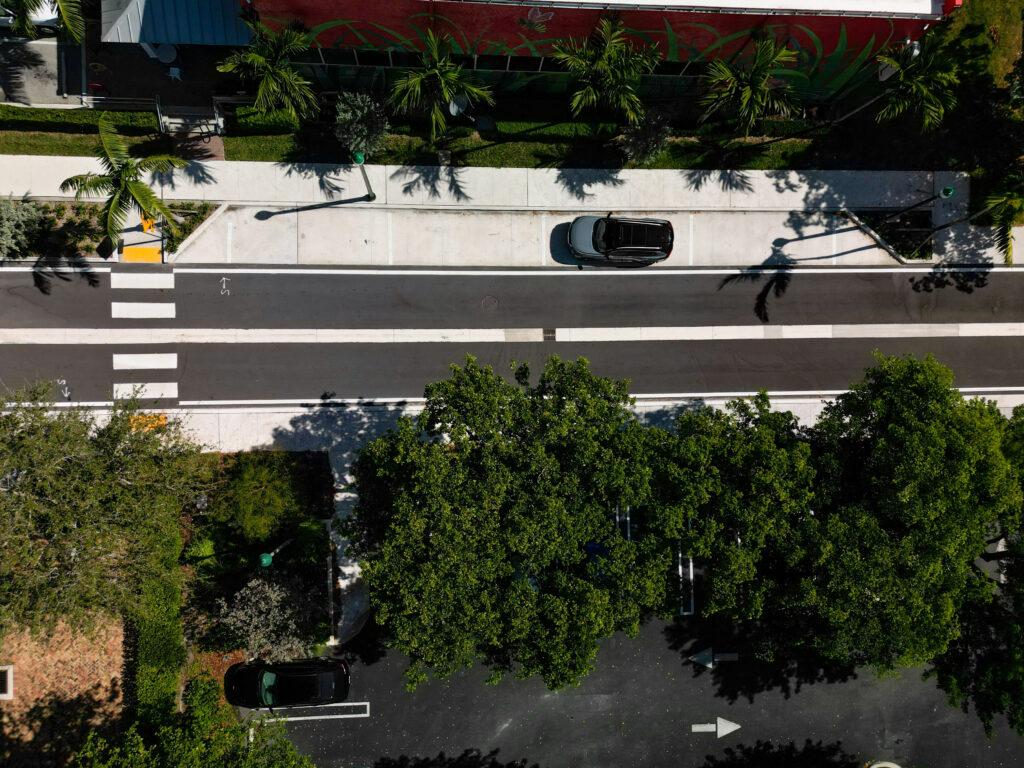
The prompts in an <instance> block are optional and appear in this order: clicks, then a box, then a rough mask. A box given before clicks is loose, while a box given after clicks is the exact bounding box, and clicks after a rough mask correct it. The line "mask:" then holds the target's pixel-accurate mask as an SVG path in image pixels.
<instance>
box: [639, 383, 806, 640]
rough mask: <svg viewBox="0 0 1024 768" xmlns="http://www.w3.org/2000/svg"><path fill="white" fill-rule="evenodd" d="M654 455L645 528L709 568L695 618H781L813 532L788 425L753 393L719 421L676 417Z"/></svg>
mask: <svg viewBox="0 0 1024 768" xmlns="http://www.w3.org/2000/svg"><path fill="white" fill-rule="evenodd" d="M661 448H662V450H660V451H658V452H657V453H656V454H655V455H654V456H652V457H651V459H650V463H651V464H653V465H654V466H655V467H656V468H657V469H656V478H657V482H656V489H657V490H656V494H655V495H656V497H657V498H658V501H659V503H658V504H656V505H655V508H656V510H657V512H656V513H655V514H654V518H655V527H656V528H657V530H658V531H659V532H660V533H661V534H662V535H663V536H665V537H666V538H669V539H678V540H679V541H680V543H681V546H682V549H683V551H684V552H687V553H689V554H690V555H691V556H693V557H696V558H699V559H700V560H702V561H704V562H707V563H709V564H710V567H709V569H708V572H707V575H706V579H705V584H704V585H703V589H702V599H701V610H702V613H703V614H704V615H706V616H712V615H723V616H727V617H729V618H732V619H736V620H757V619H761V618H762V616H763V615H764V614H765V613H766V612H773V613H777V612H780V611H782V610H784V608H785V606H786V605H787V604H788V603H790V602H792V601H793V599H794V596H795V595H797V594H798V593H799V587H798V585H799V573H800V571H799V568H798V566H799V565H800V564H801V563H802V561H803V560H804V551H803V547H802V541H803V539H804V537H805V529H806V528H807V527H808V526H810V525H812V524H813V522H814V516H813V510H812V498H813V494H814V470H813V468H812V467H811V456H810V453H811V452H810V446H809V445H808V444H807V442H806V441H805V440H804V439H802V437H801V435H800V429H799V425H798V423H797V420H796V417H794V416H793V414H791V413H789V412H781V411H772V410H771V405H770V403H769V401H768V396H767V395H765V394H764V393H761V394H760V395H758V396H757V397H755V398H754V399H753V400H752V401H750V402H747V401H734V402H732V403H730V404H729V408H728V410H726V411H722V410H717V409H713V408H699V409H697V410H693V411H685V412H683V413H682V414H681V415H680V416H679V418H678V420H677V421H676V428H675V431H674V432H673V433H665V436H664V439H663V441H662V443H661Z"/></svg>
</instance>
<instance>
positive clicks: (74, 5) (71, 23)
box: [4, 0, 85, 42]
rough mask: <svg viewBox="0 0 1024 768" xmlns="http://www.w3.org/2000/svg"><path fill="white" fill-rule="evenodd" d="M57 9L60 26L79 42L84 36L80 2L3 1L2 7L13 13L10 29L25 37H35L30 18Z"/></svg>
mask: <svg viewBox="0 0 1024 768" xmlns="http://www.w3.org/2000/svg"><path fill="white" fill-rule="evenodd" d="M54 6H56V7H57V16H58V17H60V21H61V26H62V27H63V28H64V30H65V31H66V32H67V33H68V34H69V35H70V36H71V37H72V38H73V39H74V40H75V42H79V41H81V39H82V35H83V34H85V19H84V18H83V16H82V0H5V2H4V7H6V8H8V9H9V10H11V11H13V12H14V23H13V24H12V25H11V28H12V29H13V30H14V31H15V32H16V33H17V34H19V35H24V36H25V37H32V38H34V37H35V36H36V26H35V24H33V23H32V16H33V15H34V14H36V13H37V12H40V11H46V10H48V9H50V8H53V7H54Z"/></svg>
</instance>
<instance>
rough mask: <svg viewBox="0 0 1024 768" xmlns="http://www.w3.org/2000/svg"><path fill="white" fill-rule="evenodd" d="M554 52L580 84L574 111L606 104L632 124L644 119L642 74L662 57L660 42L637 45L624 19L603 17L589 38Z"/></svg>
mask: <svg viewBox="0 0 1024 768" xmlns="http://www.w3.org/2000/svg"><path fill="white" fill-rule="evenodd" d="M552 56H553V57H554V58H555V60H556V61H558V62H559V63H561V64H562V66H564V67H565V68H566V69H567V70H568V71H569V72H570V73H571V74H572V75H573V77H574V78H575V80H576V82H577V84H578V86H579V88H578V89H577V90H576V92H575V93H573V95H572V97H571V98H570V100H569V106H570V108H571V109H572V113H573V115H575V116H577V117H578V116H579V114H580V113H581V112H582V111H583V110H585V109H593V108H594V107H597V106H598V105H600V104H604V105H606V106H608V107H611V108H612V109H613V110H615V111H616V112H619V113H621V114H623V115H625V117H626V120H627V121H628V122H629V124H630V125H637V124H639V123H640V121H641V120H643V118H644V114H645V110H644V105H643V102H641V101H640V97H639V96H638V95H637V92H636V91H637V88H638V87H639V85H640V78H641V77H642V76H643V75H649V74H650V73H651V72H653V71H654V68H655V67H657V66H658V62H659V61H660V60H661V53H660V52H659V51H658V46H657V45H648V46H643V47H640V48H637V47H635V46H634V45H633V44H632V43H631V42H630V41H629V39H628V38H627V37H626V30H625V28H624V27H623V25H622V22H621V21H620V20H618V19H615V20H612V19H609V18H603V19H601V20H600V21H599V22H598V23H597V27H596V28H595V30H594V33H593V34H592V35H591V36H590V38H589V39H586V40H569V41H568V42H566V43H559V44H557V45H555V46H554V49H553V53H552Z"/></svg>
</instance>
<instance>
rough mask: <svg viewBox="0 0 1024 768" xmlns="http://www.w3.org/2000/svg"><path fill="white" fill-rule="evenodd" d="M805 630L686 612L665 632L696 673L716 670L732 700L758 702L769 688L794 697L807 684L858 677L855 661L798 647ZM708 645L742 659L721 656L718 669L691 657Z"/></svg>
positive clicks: (721, 688)
mask: <svg viewBox="0 0 1024 768" xmlns="http://www.w3.org/2000/svg"><path fill="white" fill-rule="evenodd" d="M805 634H806V631H805V630H803V629H801V628H800V627H798V626H794V625H792V624H791V623H783V622H779V623H778V626H772V625H770V624H768V623H764V624H757V625H755V624H753V623H742V624H741V623H739V622H735V621H731V620H728V619H718V618H701V617H680V618H677V619H676V620H675V621H674V622H673V623H672V624H669V625H668V626H667V627H665V638H666V640H667V641H668V643H669V647H670V648H672V650H674V651H678V652H679V655H680V657H681V663H682V664H684V665H686V666H689V667H691V668H692V671H693V677H694V678H699V677H703V676H705V675H711V679H712V682H713V683H714V685H715V686H716V688H717V689H718V691H717V695H719V696H721V697H723V698H725V699H727V700H728V701H729V702H730V703H732V702H735V701H737V700H738V699H741V698H743V699H746V700H747V701H748V702H753V701H754V697H755V696H756V695H757V694H759V693H766V692H768V691H778V692H779V693H781V694H782V695H783V696H784V697H785V698H787V699H788V698H789V697H790V696H793V695H795V694H797V693H799V692H800V690H801V689H802V688H803V686H805V685H812V684H814V683H839V682H846V681H848V680H852V679H855V678H856V677H857V673H856V668H855V667H854V665H853V664H843V663H837V662H834V661H830V660H828V659H824V658H822V657H821V656H819V655H818V654H816V653H814V652H813V651H812V650H810V649H808V648H800V647H796V644H795V643H794V642H793V638H797V639H799V638H801V637H803V636H804V635H805ZM707 648H713V649H714V651H715V653H733V654H739V659H738V660H736V661H719V662H717V663H716V664H715V667H714V669H708V668H707V667H705V666H703V665H701V664H698V663H695V662H693V661H690V660H689V659H690V657H691V656H694V655H696V654H698V653H700V652H701V651H703V650H705V649H707Z"/></svg>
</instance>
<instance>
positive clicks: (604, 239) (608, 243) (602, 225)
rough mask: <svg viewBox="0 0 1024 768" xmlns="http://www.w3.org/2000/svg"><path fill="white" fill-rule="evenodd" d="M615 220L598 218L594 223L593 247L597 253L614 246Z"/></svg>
mask: <svg viewBox="0 0 1024 768" xmlns="http://www.w3.org/2000/svg"><path fill="white" fill-rule="evenodd" d="M615 230H616V226H615V222H614V221H612V220H611V219H598V220H597V222H596V223H595V224H594V248H595V249H596V250H597V252H598V253H605V252H606V251H610V250H611V249H612V248H614V247H615V246H614V240H615Z"/></svg>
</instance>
